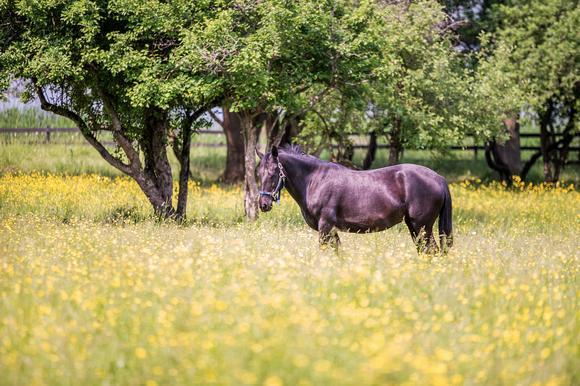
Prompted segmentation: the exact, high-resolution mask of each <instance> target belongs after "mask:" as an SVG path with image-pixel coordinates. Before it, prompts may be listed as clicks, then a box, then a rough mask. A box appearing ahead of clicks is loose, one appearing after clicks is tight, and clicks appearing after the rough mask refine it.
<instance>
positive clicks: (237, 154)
mask: <svg viewBox="0 0 580 386" xmlns="http://www.w3.org/2000/svg"><path fill="white" fill-rule="evenodd" d="M210 114H211V117H212V118H213V120H214V121H216V122H217V123H218V124H219V125H220V126H221V127H222V129H223V131H224V134H225V135H226V166H225V169H224V172H223V174H222V176H221V177H220V179H221V180H222V181H223V182H225V183H227V184H235V183H238V182H242V181H244V170H245V169H244V160H245V150H244V142H243V139H242V127H241V121H240V117H239V115H238V113H236V112H233V111H230V110H229V109H228V107H222V109H221V116H218V114H219V113H216V112H213V111H211V110H210Z"/></svg>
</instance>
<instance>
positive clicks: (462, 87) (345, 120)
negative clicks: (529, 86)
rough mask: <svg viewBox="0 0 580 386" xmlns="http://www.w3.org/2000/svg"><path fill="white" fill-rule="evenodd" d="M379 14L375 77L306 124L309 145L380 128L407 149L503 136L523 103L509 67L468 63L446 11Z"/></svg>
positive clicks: (430, 6) (431, 8)
mask: <svg viewBox="0 0 580 386" xmlns="http://www.w3.org/2000/svg"><path fill="white" fill-rule="evenodd" d="M378 15H379V16H378V17H379V18H380V22H379V23H375V26H374V29H375V30H377V32H375V34H376V35H377V36H380V37H379V38H377V39H376V41H375V42H376V44H378V45H379V49H378V53H377V54H376V59H375V60H374V62H371V63H372V65H371V66H370V67H369V68H370V71H371V73H370V75H369V76H368V77H367V78H366V81H363V82H362V85H363V87H359V89H358V91H359V92H358V93H351V94H348V93H342V92H341V90H340V89H338V90H337V92H336V93H335V94H334V95H332V96H331V97H330V98H327V99H325V106H322V107H320V109H318V110H317V111H315V112H313V113H311V114H310V115H309V116H308V117H307V118H306V119H305V123H304V125H305V129H304V131H303V133H302V141H303V142H304V143H306V144H307V145H309V146H310V147H314V148H316V147H317V145H318V144H320V143H325V142H327V141H328V140H329V139H334V140H335V141H336V142H338V144H339V145H341V142H344V141H347V140H346V138H345V135H346V134H352V133H368V132H371V131H373V132H375V133H378V134H379V135H385V136H388V137H389V138H391V139H394V140H395V141H397V142H399V145H401V146H402V145H404V147H406V148H423V149H425V148H428V149H441V150H442V149H444V148H445V147H446V146H449V145H450V144H457V143H459V142H460V141H461V140H462V139H463V138H464V137H465V136H466V135H468V134H470V135H475V136H476V137H477V138H483V139H486V138H489V137H492V136H495V135H498V134H499V133H500V132H501V130H502V126H501V120H502V118H503V117H504V113H505V111H506V110H510V109H515V108H517V106H518V104H519V103H520V99H519V95H518V94H517V90H514V89H515V87H513V81H512V79H510V77H509V74H505V73H504V72H503V71H502V68H501V67H496V68H494V67H491V66H488V67H486V68H485V69H483V68H482V69H481V70H480V71H479V72H477V71H475V70H474V69H473V68H472V67H471V66H466V61H467V62H470V61H471V59H470V58H469V57H466V55H464V54H462V53H460V52H459V51H458V50H457V49H456V47H455V44H456V39H455V35H454V34H453V29H452V28H451V27H450V23H451V21H450V20H449V17H448V16H447V15H446V14H445V12H444V10H443V8H442V6H440V5H439V4H438V3H437V2H435V1H421V2H418V3H411V4H406V3H405V2H401V3H388V4H384V5H382V7H380V8H379V13H378ZM503 52H504V53H505V52H506V51H505V50H504V51H503ZM339 84H340V83H339ZM506 91H507V92H506ZM320 133H321V134H320ZM317 134H318V137H317V136H316V135H317ZM317 141H318V143H316V142H317Z"/></svg>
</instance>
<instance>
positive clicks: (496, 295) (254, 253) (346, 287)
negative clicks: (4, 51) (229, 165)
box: [0, 174, 580, 385]
mask: <svg viewBox="0 0 580 386" xmlns="http://www.w3.org/2000/svg"><path fill="white" fill-rule="evenodd" d="M191 195H192V196H191V200H190V206H189V209H188V216H189V223H187V225H186V226H177V225H175V224H171V223H158V222H156V221H155V219H152V218H151V217H150V211H149V208H148V205H147V203H146V202H145V201H144V199H143V197H142V194H141V193H140V192H139V190H138V188H137V187H136V186H135V184H134V182H132V181H130V180H128V179H126V178H116V179H113V180H112V179H109V178H104V177H102V176H95V175H92V176H86V175H84V176H69V177H63V176H59V175H40V174H6V175H4V176H3V177H0V368H1V369H2V376H1V377H0V385H4V384H6V385H14V384H19V385H20V384H22V385H24V384H48V385H62V384H116V385H143V384H145V385H164V384H171V385H192V384H203V385H206V384H218V385H378V384H381V385H383V384H421V385H461V384H468V385H496V384H509V385H532V384H538V385H548V384H550V385H574V384H577V381H578V379H579V376H580V372H579V370H578V369H580V360H579V358H580V356H579V355H578V354H579V352H578V347H580V328H579V324H578V309H579V308H578V306H579V303H578V299H579V298H578V296H577V295H578V291H579V290H580V287H579V282H578V273H579V269H580V264H579V263H580V261H579V259H580V256H579V254H578V242H577V234H578V227H579V218H580V217H579V216H580V194H579V193H578V191H577V190H575V189H574V187H571V186H566V187H557V188H553V187H548V186H537V185H536V186H528V185H524V184H517V187H516V189H514V190H508V189H506V188H505V187H503V186H502V185H500V184H491V185H479V184H475V185H474V183H472V182H463V183H461V184H453V185H452V196H453V198H454V209H455V212H454V220H455V223H454V225H455V227H454V230H455V240H456V243H455V246H454V248H453V249H452V250H451V252H450V253H449V254H448V255H446V256H435V257H432V258H429V257H427V256H417V255H416V252H415V250H414V247H413V245H412V242H411V239H410V237H409V235H408V232H407V231H406V229H405V228H404V227H403V226H398V227H395V228H393V229H391V230H389V231H386V232H381V233H375V234H368V235H354V234H342V235H341V237H342V240H343V248H342V249H341V250H340V252H339V253H338V254H335V253H333V252H332V251H330V250H320V249H319V248H318V245H317V235H316V233H315V232H314V231H312V230H310V229H309V228H308V227H307V226H306V225H305V224H304V223H303V221H302V219H301V216H300V214H299V210H298V208H297V206H296V205H295V204H294V203H293V201H292V200H291V199H290V198H289V197H288V196H287V195H284V196H283V197H282V203H281V205H280V206H276V207H275V208H274V210H273V211H272V212H270V213H268V214H266V215H263V216H261V218H260V220H259V221H258V222H257V223H246V222H244V221H242V214H243V208H242V205H241V202H242V201H241V195H242V192H241V190H240V189H239V188H230V189H223V188H220V187H219V186H215V185H214V186H210V187H202V186H199V185H197V184H193V183H192V186H191Z"/></svg>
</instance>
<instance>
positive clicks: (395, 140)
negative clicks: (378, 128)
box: [389, 118, 402, 165]
mask: <svg viewBox="0 0 580 386" xmlns="http://www.w3.org/2000/svg"><path fill="white" fill-rule="evenodd" d="M401 150H402V145H401V119H400V118H395V120H394V122H393V128H392V130H391V132H390V134H389V165H396V164H398V163H399V156H400V155H401Z"/></svg>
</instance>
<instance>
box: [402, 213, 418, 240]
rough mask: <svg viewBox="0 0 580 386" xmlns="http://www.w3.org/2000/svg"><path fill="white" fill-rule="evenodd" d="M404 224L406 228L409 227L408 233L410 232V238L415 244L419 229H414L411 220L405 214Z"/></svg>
mask: <svg viewBox="0 0 580 386" xmlns="http://www.w3.org/2000/svg"><path fill="white" fill-rule="evenodd" d="M405 224H407V228H409V233H410V234H411V238H412V239H413V242H414V243H415V244H417V236H418V235H419V230H417V229H415V226H414V225H413V222H412V221H411V219H410V218H409V216H405Z"/></svg>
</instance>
